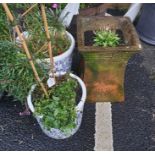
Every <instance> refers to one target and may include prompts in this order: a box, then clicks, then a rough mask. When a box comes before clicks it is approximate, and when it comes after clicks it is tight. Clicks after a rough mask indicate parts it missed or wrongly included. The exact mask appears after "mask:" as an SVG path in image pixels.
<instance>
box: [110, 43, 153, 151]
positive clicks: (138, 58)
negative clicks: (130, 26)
mask: <svg viewBox="0 0 155 155" xmlns="http://www.w3.org/2000/svg"><path fill="white" fill-rule="evenodd" d="M142 45H143V51H142V52H141V53H138V54H135V55H134V56H133V57H132V58H131V59H130V60H129V62H128V66H127V68H126V75H125V96H126V97H125V102H124V103H117V104H113V105H112V114H113V119H112V120H113V135H114V150H124V151H127V150H139V151H143V150H155V147H154V146H155V132H154V131H155V119H154V117H155V114H154V112H155V109H154V108H155V81H154V80H153V76H154V67H155V61H154V60H155V59H154V58H155V47H153V46H150V45H147V44H145V43H142Z"/></svg>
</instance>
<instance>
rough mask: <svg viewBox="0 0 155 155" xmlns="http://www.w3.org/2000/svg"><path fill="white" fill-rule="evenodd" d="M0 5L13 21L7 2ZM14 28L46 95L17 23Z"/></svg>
mask: <svg viewBox="0 0 155 155" xmlns="http://www.w3.org/2000/svg"><path fill="white" fill-rule="evenodd" d="M2 6H3V8H4V10H5V12H6V14H7V16H8V18H9V20H10V21H11V22H13V21H14V17H13V15H12V14H11V12H10V9H9V8H8V6H7V4H6V3H3V4H2ZM15 30H16V32H17V35H18V36H19V39H20V40H21V42H22V45H23V48H24V51H25V53H26V56H27V58H28V60H29V63H30V65H31V67H32V70H33V72H34V76H35V78H36V80H37V81H38V83H39V84H40V86H41V88H42V90H43V92H44V93H45V95H46V96H47V97H48V93H47V90H46V89H45V86H44V84H43V83H42V81H41V80H40V78H39V75H38V73H37V70H36V68H35V65H34V63H33V61H32V56H31V54H30V52H29V50H28V47H27V44H26V42H25V40H24V38H23V36H22V35H21V32H20V30H19V28H18V26H17V25H16V26H15Z"/></svg>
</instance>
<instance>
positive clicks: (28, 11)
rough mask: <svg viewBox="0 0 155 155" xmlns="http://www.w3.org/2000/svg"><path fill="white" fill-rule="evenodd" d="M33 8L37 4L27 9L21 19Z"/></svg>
mask: <svg viewBox="0 0 155 155" xmlns="http://www.w3.org/2000/svg"><path fill="white" fill-rule="evenodd" d="M35 6H37V4H33V5H32V6H31V7H30V8H29V9H27V10H26V11H25V12H24V13H23V14H22V15H21V17H24V16H25V15H26V14H27V13H29V12H30V11H31V10H32V9H33V8H34V7H35Z"/></svg>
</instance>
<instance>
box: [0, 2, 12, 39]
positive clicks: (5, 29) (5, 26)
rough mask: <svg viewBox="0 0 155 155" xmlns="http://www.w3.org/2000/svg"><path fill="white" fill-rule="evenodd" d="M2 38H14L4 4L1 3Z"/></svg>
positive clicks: (0, 35) (0, 33)
mask: <svg viewBox="0 0 155 155" xmlns="http://www.w3.org/2000/svg"><path fill="white" fill-rule="evenodd" d="M0 40H12V39H11V32H10V24H9V22H8V20H7V17H6V14H5V12H4V10H3V8H2V5H0Z"/></svg>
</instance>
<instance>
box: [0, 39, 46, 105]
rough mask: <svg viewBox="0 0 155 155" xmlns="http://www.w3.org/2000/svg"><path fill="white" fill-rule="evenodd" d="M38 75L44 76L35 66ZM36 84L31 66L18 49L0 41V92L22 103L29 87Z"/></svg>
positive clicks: (10, 43) (7, 42) (11, 44)
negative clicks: (4, 92)
mask: <svg viewBox="0 0 155 155" xmlns="http://www.w3.org/2000/svg"><path fill="white" fill-rule="evenodd" d="M36 67H37V70H39V73H40V74H39V75H40V76H41V77H43V76H44V74H43V71H42V69H40V68H39V66H37V64H36ZM35 82H36V80H35V78H34V74H33V71H32V69H31V66H30V64H29V62H28V60H27V58H26V56H25V54H22V51H21V49H20V48H18V47H17V46H16V45H15V44H14V43H12V42H9V41H0V91H6V92H8V94H9V95H12V96H14V99H16V100H19V101H21V102H22V103H24V101H25V99H26V97H27V94H28V92H29V90H30V88H31V86H32V85H33V84H34V83H35Z"/></svg>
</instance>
